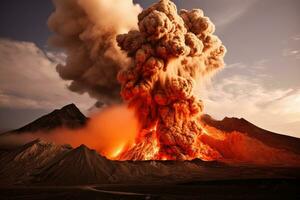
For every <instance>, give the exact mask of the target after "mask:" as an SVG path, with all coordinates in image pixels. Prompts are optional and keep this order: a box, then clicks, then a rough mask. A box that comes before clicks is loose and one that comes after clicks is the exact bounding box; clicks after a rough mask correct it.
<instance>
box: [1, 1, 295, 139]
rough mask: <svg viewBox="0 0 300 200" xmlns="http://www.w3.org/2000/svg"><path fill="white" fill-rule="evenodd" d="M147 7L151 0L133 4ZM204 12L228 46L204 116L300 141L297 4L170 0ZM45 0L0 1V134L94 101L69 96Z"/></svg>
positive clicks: (50, 7)
mask: <svg viewBox="0 0 300 200" xmlns="http://www.w3.org/2000/svg"><path fill="white" fill-rule="evenodd" d="M134 2H135V3H138V4H140V5H141V6H142V7H144V8H145V7H147V6H149V5H151V4H152V3H154V2H155V1H154V0H144V1H142V0H135V1H134ZM174 2H175V3H176V5H177V6H178V8H179V9H181V8H185V9H192V8H201V9H202V10H203V11H204V13H205V15H206V16H208V17H210V19H211V20H212V21H213V22H214V24H215V25H216V35H218V36H219V37H220V38H221V40H222V41H223V43H224V44H225V46H226V48H227V51H228V52H227V54H226V56H225V62H226V67H225V68H224V69H223V70H222V71H220V72H219V73H218V74H217V75H216V76H215V77H213V78H212V80H211V82H210V83H209V84H208V85H206V89H205V91H202V90H201V91H200V90H199V95H200V96H201V97H202V99H203V101H204V104H205V113H208V114H210V115H211V116H213V117H214V118H216V119H222V118H223V117H225V116H227V117H238V118H245V119H247V120H248V121H250V122H252V123H254V124H256V125H257V126H259V127H262V128H264V129H267V130H271V131H274V132H278V133H282V134H286V135H291V136H295V137H300V66H299V65H300V23H299V20H300V12H299V10H300V1H299V0H243V1H241V0H174ZM53 9H54V7H53V5H52V2H51V1H50V0H26V1H20V0H1V1H0V27H1V28H0V131H1V130H9V129H13V128H17V127H20V126H22V125H25V124H26V123H28V122H31V121H32V120H33V119H36V118H37V117H39V116H41V115H43V114H45V113H47V112H49V111H51V110H53V109H56V108H60V107H62V106H64V105H66V104H68V103H75V104H76V105H77V106H78V107H79V108H80V109H81V110H82V111H84V112H85V113H88V110H89V109H90V108H91V107H92V106H93V104H94V103H95V101H96V100H94V99H91V98H90V97H89V96H88V95H87V94H83V95H79V94H76V93H73V92H71V91H68V89H67V84H68V82H66V81H63V80H61V79H60V78H59V76H58V74H57V72H56V71H55V66H56V65H57V64H58V63H60V62H63V60H64V59H65V57H64V55H63V54H56V53H55V52H53V51H51V49H50V48H49V46H48V45H47V40H48V38H49V36H50V35H51V32H50V31H49V29H48V28H47V18H48V17H49V15H50V14H51V12H53Z"/></svg>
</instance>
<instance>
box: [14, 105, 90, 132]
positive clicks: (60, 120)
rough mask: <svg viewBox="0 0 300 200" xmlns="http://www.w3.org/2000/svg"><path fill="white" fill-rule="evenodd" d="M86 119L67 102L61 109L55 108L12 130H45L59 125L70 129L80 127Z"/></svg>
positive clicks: (74, 106)
mask: <svg viewBox="0 0 300 200" xmlns="http://www.w3.org/2000/svg"><path fill="white" fill-rule="evenodd" d="M87 120H88V119H87V118H86V117H85V116H84V115H83V114H82V113H81V112H80V110H79V109H78V108H77V107H76V105H75V104H69V105H66V106H64V107H62V108H61V109H56V110H54V111H52V112H51V113H49V114H46V115H44V116H42V117H40V118H38V119H37V120H35V121H33V122H31V123H30V124H28V125H26V126H23V127H22V128H19V129H17V130H15V131H13V132H17V133H23V132H37V131H44V132H45V131H51V130H53V129H56V128H61V127H67V128H72V129H73V128H80V127H82V126H84V125H85V124H86V122H87Z"/></svg>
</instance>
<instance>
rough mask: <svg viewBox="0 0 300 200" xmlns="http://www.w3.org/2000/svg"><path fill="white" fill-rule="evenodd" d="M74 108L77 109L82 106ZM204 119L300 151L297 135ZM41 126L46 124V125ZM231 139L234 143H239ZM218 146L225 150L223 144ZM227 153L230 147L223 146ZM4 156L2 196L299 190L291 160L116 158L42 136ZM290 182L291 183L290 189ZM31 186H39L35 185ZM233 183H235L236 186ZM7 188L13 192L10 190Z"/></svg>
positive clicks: (262, 141)
mask: <svg viewBox="0 0 300 200" xmlns="http://www.w3.org/2000/svg"><path fill="white" fill-rule="evenodd" d="M72 107H73V108H74V106H72ZM59 110H60V111H61V110H63V109H59ZM64 110H65V109H64ZM75 110H76V112H78V109H75ZM69 111H70V110H68V112H69ZM79 112H80V111H79ZM53 113H54V114H58V118H59V117H60V116H61V114H60V112H57V111H56V112H52V113H50V114H51V116H52V117H55V115H53ZM45 116H49V114H48V115H45ZM64 116H65V118H64V120H66V121H68V122H70V121H75V122H78V121H80V120H82V119H87V118H86V117H84V118H83V117H82V116H84V115H83V114H82V113H80V114H79V113H78V115H76V116H74V115H72V116H69V115H64ZM77 117H78V118H77ZM39 121H40V120H35V121H34V122H32V123H30V125H31V126H34V127H38V126H40V123H37V122H39ZM200 121H201V122H202V125H203V127H206V128H208V127H209V128H210V130H212V128H213V129H214V130H215V131H222V132H224V133H225V134H231V133H232V132H234V131H238V132H239V133H240V134H243V135H245V136H247V137H249V138H251V139H254V140H255V141H258V142H259V143H260V144H263V145H265V146H268V147H269V148H272V149H280V151H285V152H290V153H291V154H296V155H299V146H300V141H299V139H298V138H293V137H289V136H284V135H280V134H276V133H272V132H270V131H266V130H264V129H261V128H259V127H257V126H255V125H253V124H251V123H250V122H248V121H246V120H245V119H238V118H224V119H223V120H221V121H218V120H214V119H213V118H212V117H210V116H209V115H203V116H202V117H201V120H200ZM41 129H42V130H44V129H43V127H42V128H41ZM36 130H38V129H36ZM47 130H48V129H47ZM10 134H14V133H10ZM22 134H26V132H23V133H22V132H19V133H18V134H17V135H18V136H22ZM47 134H51V132H48V133H47ZM87 134H88V133H87ZM232 144H233V146H234V143H232ZM255 144H256V143H255ZM219 151H220V152H222V148H221V149H219ZM223 154H226V153H224V152H223ZM269 155H270V154H269ZM0 161H1V162H0V186H1V187H5V188H6V189H5V190H1V189H0V197H3V198H6V197H8V196H7V195H9V196H11V195H12V192H11V190H13V191H14V192H13V195H12V196H13V197H16V198H19V197H20V196H24V195H25V194H26V191H27V190H29V191H30V195H29V196H28V198H29V199H30V198H33V197H35V198H37V197H41V196H40V195H41V191H40V190H44V191H47V195H46V196H44V197H46V199H47V198H48V197H49V198H48V199H51V198H53V195H54V197H55V198H58V197H57V196H56V195H58V194H59V198H60V197H61V198H63V199H64V198H69V197H70V195H73V192H75V193H76V195H79V194H78V192H79V193H80V195H83V197H84V198H85V197H90V198H93V197H96V196H98V197H101V199H105V198H108V199H114V198H119V197H122V198H124V199H132V198H133V197H134V198H137V199H139V198H143V199H144V198H146V197H147V196H149V195H150V196H153V197H155V196H157V195H158V196H159V195H161V189H162V188H163V190H164V191H167V194H164V195H163V196H168V195H171V196H169V198H170V199H172V195H176V196H178V195H179V196H180V195H183V193H184V194H185V195H184V196H182V198H187V197H189V198H190V199H194V198H198V196H197V195H199V191H203V192H204V191H206V192H208V188H210V189H209V194H214V192H212V191H213V190H216V189H217V188H220V187H222V188H224V191H223V192H218V193H216V194H215V195H217V194H218V195H221V196H223V195H229V194H235V195H242V194H241V193H239V192H237V191H244V192H246V191H248V190H247V188H248V187H250V185H251V187H253V188H254V189H253V192H249V191H248V193H247V194H248V195H250V197H253V196H255V197H257V195H258V194H259V195H258V197H274V196H272V195H273V193H270V192H268V191H269V190H261V189H260V188H264V187H270V188H273V187H274V188H277V189H278V188H279V190H280V193H281V194H282V196H285V197H286V196H288V197H289V196H290V197H294V195H295V194H297V192H296V191H297V190H296V185H297V184H298V182H297V180H299V179H300V174H299V171H300V170H299V165H291V163H290V164H289V165H286V163H282V165H271V166H268V165H265V164H264V163H246V162H227V160H216V161H202V160H200V159H195V160H186V161H176V160H166V161H162V160H149V161H145V160H136V161H132V160H124V161H120V160H114V161H113V160H109V159H107V158H105V157H104V156H102V155H100V154H99V153H98V152H96V151H95V150H92V149H90V148H89V147H87V146H85V145H81V146H78V147H77V148H72V147H70V146H69V145H58V144H55V143H52V142H46V141H42V140H39V139H38V140H34V141H32V142H29V143H27V144H25V145H22V146H19V147H17V148H13V149H9V150H2V151H0ZM287 162H288V161H287ZM283 183H284V184H283ZM249 184H250V185H249ZM86 185H89V186H86ZM90 185H95V186H90ZM149 185H151V186H149ZM16 186H18V187H20V186H21V187H24V186H26V188H27V189H26V190H24V189H22V190H19V189H15V188H16ZM53 186H55V188H56V189H55V191H54V193H53V194H51V195H50V193H49V192H50V191H51V190H52V191H53V189H50V188H53ZM65 186H68V187H72V188H73V189H72V191H68V190H66V189H59V188H60V187H62V188H65ZM229 186H230V187H229ZM285 186H288V189H287V188H286V187H285ZM31 187H33V188H40V189H38V190H37V189H35V190H32V189H31ZM75 188H76V189H75ZM174 188H177V189H174ZM190 188H198V189H197V191H198V190H199V191H198V192H196V191H193V190H190ZM204 188H206V189H204ZM230 188H231V189H230ZM232 188H235V189H234V191H233V190H232ZM236 188H239V190H236ZM8 191H10V192H9V193H7V192H8ZM38 191H39V192H38ZM83 191H84V192H83ZM115 191H118V192H115ZM119 191H122V192H119ZM82 192H83V193H82ZM123 192H124V193H123ZM182 192H183V193H182ZM187 192H188V193H189V194H188V195H187ZM237 193H238V194H237ZM61 195H62V196H63V197H62V196H61ZM80 195H79V196H80ZM103 195H104V196H103ZM221 196H219V197H221ZM279 196H280V195H279ZM217 197H218V196H217ZM179 199H180V198H179Z"/></svg>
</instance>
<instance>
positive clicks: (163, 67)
mask: <svg viewBox="0 0 300 200" xmlns="http://www.w3.org/2000/svg"><path fill="white" fill-rule="evenodd" d="M138 20H139V22H138V26H139V28H138V29H136V30H131V31H130V32H128V33H127V34H121V35H118V37H117V41H118V45H119V46H120V47H121V48H122V50H124V51H126V52H127V54H128V56H129V57H130V58H132V59H134V63H133V64H132V65H131V66H130V67H127V68H126V69H124V70H122V71H121V72H120V73H119V74H118V80H119V81H120V83H121V85H122V89H121V95H122V97H123V99H124V100H126V101H127V102H129V105H130V106H132V107H134V108H135V110H136V113H137V115H138V119H139V121H140V123H141V131H140V132H141V134H142V135H141V136H140V138H142V139H141V140H144V138H145V135H144V134H147V135H149V134H150V135H151V134H156V137H157V138H158V142H159V144H158V146H159V152H158V154H157V156H158V157H156V159H160V158H161V157H166V158H168V159H193V158H205V157H206V156H207V155H205V154H213V153H214V151H213V150H211V151H210V149H209V148H208V147H205V150H203V149H202V148H201V144H200V143H201V142H200V141H199V138H200V135H201V134H202V132H203V130H202V128H201V126H200V125H199V123H198V122H197V118H198V117H199V115H200V114H201V112H202V110H203V106H202V102H201V101H200V100H199V99H198V98H197V97H196V96H195V95H194V93H193V90H194V87H195V84H196V83H199V82H201V80H203V79H204V78H205V77H206V76H209V75H210V74H212V73H213V72H215V71H216V70H217V69H219V68H221V67H222V66H223V65H224V62H223V57H224V54H225V52H226V50H225V47H224V46H223V45H222V42H221V41H220V39H219V38H218V37H217V36H215V35H213V33H214V30H215V27H214V25H213V24H212V22H211V21H210V20H209V18H208V17H205V16H204V14H203V11H202V10H200V9H194V10H192V11H187V10H181V11H180V14H178V12H177V9H176V6H175V4H174V3H173V2H171V1H169V0H160V1H159V2H158V3H156V4H154V5H152V6H151V7H150V8H148V9H146V10H144V11H143V12H142V13H140V14H139V16H138ZM202 146H203V145H202ZM204 151H206V152H204ZM130 152H132V150H131V151H130ZM133 155H134V154H133ZM125 157H126V158H130V156H128V155H125ZM131 159H135V158H131Z"/></svg>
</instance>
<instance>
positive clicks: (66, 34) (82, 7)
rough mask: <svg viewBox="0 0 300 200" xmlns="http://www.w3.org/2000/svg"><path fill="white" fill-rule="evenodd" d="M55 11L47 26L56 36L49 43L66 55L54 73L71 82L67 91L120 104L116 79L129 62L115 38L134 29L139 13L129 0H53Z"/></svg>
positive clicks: (136, 6)
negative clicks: (63, 62)
mask: <svg viewBox="0 0 300 200" xmlns="http://www.w3.org/2000/svg"><path fill="white" fill-rule="evenodd" d="M53 2H54V5H55V12H54V13H53V14H52V15H51V16H50V18H49V21H48V26H49V28H50V30H52V31H53V32H54V33H55V34H54V36H52V37H51V38H50V44H51V45H53V46H55V47H59V48H62V49H63V50H64V51H65V52H66V54H67V60H66V64H65V65H62V64H60V65H58V66H57V71H58V73H59V75H60V76H61V77H62V78H63V79H65V80H71V84H70V86H69V89H70V90H72V91H74V92H77V93H84V92H87V93H88V94H89V95H90V96H92V97H94V98H96V99H101V101H102V102H103V101H109V102H111V101H119V99H120V95H119V91H120V86H119V84H118V82H117V80H116V76H117V73H118V71H119V70H120V69H122V68H126V67H127V66H128V65H129V63H130V59H128V58H126V55H125V54H124V53H122V52H121V51H120V49H119V47H118V46H117V43H116V40H115V38H116V35H118V34H120V33H124V32H127V31H128V30H130V29H134V28H136V26H137V18H136V16H137V15H138V13H139V12H140V11H141V8H140V7H139V6H138V5H133V3H132V0H54V1H53Z"/></svg>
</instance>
